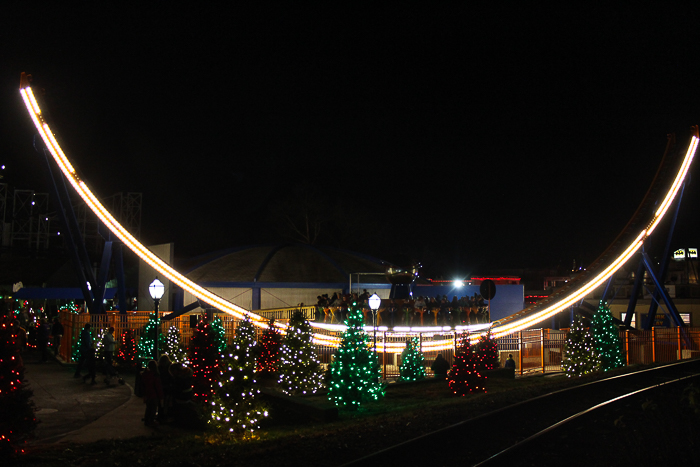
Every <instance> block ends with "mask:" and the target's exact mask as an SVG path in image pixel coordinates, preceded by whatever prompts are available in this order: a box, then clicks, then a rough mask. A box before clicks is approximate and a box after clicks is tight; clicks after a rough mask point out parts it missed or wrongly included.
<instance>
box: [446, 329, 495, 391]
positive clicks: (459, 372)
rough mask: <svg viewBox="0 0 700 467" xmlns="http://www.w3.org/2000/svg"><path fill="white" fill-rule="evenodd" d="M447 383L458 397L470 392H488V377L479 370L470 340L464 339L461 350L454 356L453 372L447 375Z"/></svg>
mask: <svg viewBox="0 0 700 467" xmlns="http://www.w3.org/2000/svg"><path fill="white" fill-rule="evenodd" d="M447 383H448V385H449V387H450V389H451V390H452V392H454V393H455V394H456V395H458V396H465V395H467V394H468V393H470V392H486V386H485V384H486V376H484V375H482V374H481V372H480V370H479V365H477V359H476V357H475V355H474V352H472V348H471V345H470V343H469V339H468V338H463V339H462V342H461V345H460V348H459V350H458V351H457V354H456V355H455V356H454V363H453V364H452V370H450V372H449V373H448V375H447Z"/></svg>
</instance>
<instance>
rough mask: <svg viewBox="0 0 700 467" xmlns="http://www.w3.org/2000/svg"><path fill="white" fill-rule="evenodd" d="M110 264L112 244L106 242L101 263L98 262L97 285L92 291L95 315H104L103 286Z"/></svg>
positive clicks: (105, 282)
mask: <svg viewBox="0 0 700 467" xmlns="http://www.w3.org/2000/svg"><path fill="white" fill-rule="evenodd" d="M111 262H112V242H111V241H106V242H105V245H104V248H103V249H102V261H101V262H100V271H99V274H98V276H97V284H96V286H95V288H94V289H93V290H92V298H93V300H94V301H95V309H96V313H104V312H105V306H104V299H105V285H106V284H107V275H108V274H109V265H110V263H111Z"/></svg>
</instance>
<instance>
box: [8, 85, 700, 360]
mask: <svg viewBox="0 0 700 467" xmlns="http://www.w3.org/2000/svg"><path fill="white" fill-rule="evenodd" d="M20 94H21V95H22V99H23V100H24V103H25V105H26V107H27V111H28V112H29V115H30V117H31V119H32V121H33V122H34V126H35V127H36V129H37V131H38V132H39V134H40V135H41V138H42V140H43V141H44V144H45V145H46V147H47V149H48V150H49V152H50V153H51V156H52V157H53V159H54V160H55V161H56V164H58V167H59V168H60V169H61V171H62V172H63V174H64V176H65V177H66V179H67V180H68V181H69V182H70V184H71V185H72V186H73V188H74V189H75V191H76V192H77V193H78V195H79V196H80V197H81V198H82V199H83V201H84V202H85V204H86V205H87V206H88V207H89V208H90V209H91V210H92V212H93V213H95V215H96V216H97V217H98V218H99V219H100V221H102V222H103V223H104V225H105V226H107V228H109V230H110V231H112V233H113V234H114V235H116V236H117V238H119V240H121V241H122V242H123V243H124V245H126V246H127V247H128V248H129V249H130V250H131V251H133V252H134V253H135V254H136V255H137V256H138V257H139V258H140V259H141V260H143V261H144V262H146V263H147V264H148V265H149V266H151V267H152V268H153V269H154V270H156V271H157V272H158V273H160V274H162V275H163V276H164V277H166V278H167V279H169V280H170V281H171V282H173V283H174V284H175V285H177V286H178V287H181V288H182V289H183V290H186V291H188V292H189V293H191V294H192V295H193V296H195V297H197V298H199V299H200V300H202V301H204V302H206V303H209V304H210V305H212V306H213V307H215V308H216V309H218V310H220V311H222V312H224V313H228V314H229V315H232V316H234V317H236V318H238V319H243V318H244V317H246V316H248V317H250V319H251V321H252V322H253V324H254V325H255V326H258V327H261V328H267V327H268V324H267V319H265V318H264V317H262V316H260V315H258V314H256V313H253V312H251V311H249V310H246V309H244V308H242V307H240V306H238V305H235V304H234V303H231V302H229V301H228V300H226V299H224V298H222V297H220V296H219V295H217V294H215V293H213V292H211V291H209V290H207V289H205V288H204V287H201V286H199V285H197V284H195V283H194V282H192V281H191V280H189V279H187V278H186V277H185V276H183V275H182V274H180V273H179V272H177V271H175V270H174V269H173V268H172V267H170V266H169V265H168V264H166V263H165V262H164V261H163V260H162V259H160V258H159V257H158V256H157V255H155V254H154V253H153V252H151V251H150V250H149V249H148V248H146V247H145V246H144V245H142V244H141V243H140V242H139V241H138V240H136V239H135V238H134V237H133V236H132V235H131V234H130V233H129V232H128V231H127V230H126V229H125V228H124V227H123V226H122V225H121V224H119V222H117V220H116V219H115V218H114V217H113V216H112V215H111V214H110V213H109V211H107V209H105V207H104V206H103V205H102V204H101V203H100V202H99V201H98V200H97V198H96V197H95V195H93V193H92V191H90V189H89V188H88V187H87V185H86V184H85V182H83V181H82V180H80V178H79V177H78V175H77V174H76V172H75V169H74V168H73V165H72V164H71V163H70V161H69V160H68V157H66V155H65V153H64V152H63V150H62V149H61V147H60V145H59V144H58V142H57V141H56V138H55V137H54V134H53V133H52V132H51V129H50V128H49V125H48V124H47V123H46V121H45V120H44V117H43V115H42V113H41V109H40V108H39V105H38V103H37V101H36V98H35V97H34V93H33V92H32V88H31V86H30V85H29V79H28V77H27V75H25V74H24V73H22V79H21V82H20ZM697 146H698V138H697V136H693V137H692V138H691V141H690V145H689V147H688V150H687V152H686V155H685V158H684V159H683V163H682V164H681V166H680V168H679V170H678V173H677V174H676V178H675V180H674V182H673V184H672V185H671V187H670V189H669V190H668V192H667V194H666V197H665V198H664V201H663V202H662V203H661V205H660V206H659V208H658V210H657V211H656V212H655V214H654V217H653V218H652V220H651V221H650V222H649V224H648V225H647V227H646V228H645V229H644V230H642V231H641V232H639V234H638V235H637V236H636V238H635V239H634V241H632V243H630V244H629V246H627V248H625V250H624V251H623V253H622V254H620V255H619V256H618V257H617V258H616V259H615V260H614V261H612V263H610V265H608V267H606V268H605V269H604V270H603V271H602V272H600V273H599V274H598V275H596V276H595V277H594V278H593V279H591V280H589V281H588V282H586V283H585V284H583V285H582V286H581V287H580V288H579V289H577V290H575V291H573V292H571V293H570V294H569V295H567V296H566V297H565V298H563V299H561V300H559V301H558V302H556V303H554V304H552V305H550V306H549V307H547V308H545V309H544V310H542V311H539V312H537V313H533V314H532V315H529V316H526V317H523V318H521V319H519V320H516V321H513V322H510V323H506V324H503V325H501V326H496V327H494V328H492V334H493V336H494V337H496V338H498V337H502V336H505V335H507V334H511V333H514V332H517V331H520V330H523V329H527V328H529V327H531V326H533V325H535V324H537V323H539V322H542V321H544V320H546V319H548V318H551V317H552V316H553V315H555V314H557V313H559V312H560V311H562V310H565V309H566V308H568V307H570V306H571V305H573V304H574V303H576V302H577V301H579V300H581V299H582V298H583V297H585V296H586V295H588V294H589V293H591V292H593V290H595V289H596V288H597V287H599V286H600V285H601V284H603V283H604V282H605V281H606V280H608V279H609V278H610V277H611V276H612V275H613V274H614V273H615V272H616V271H617V270H618V269H619V268H620V267H622V265H623V264H625V262H627V261H628V260H629V259H630V258H631V257H632V256H633V255H634V254H635V253H636V252H637V251H639V249H640V248H641V247H642V244H643V243H644V240H645V239H646V238H647V237H649V235H651V233H652V232H653V231H654V229H655V228H656V227H657V226H658V225H659V223H660V222H661V220H662V219H663V217H664V215H665V214H666V211H667V210H668V208H669V207H670V206H671V204H672V203H673V201H674V199H675V197H676V195H677V193H678V190H679V189H680V187H681V185H682V184H683V180H684V179H685V177H686V174H687V173H688V170H689V168H690V164H691V162H692V161H693V157H694V156H695V151H696V149H697ZM311 324H312V326H313V325H316V323H311ZM277 325H278V326H279V327H280V329H281V330H282V332H284V329H285V328H286V326H285V325H284V324H282V323H278V324H277ZM316 327H321V326H318V325H316ZM342 329H344V326H342V325H341V326H339V327H338V329H337V330H336V329H330V328H329V329H327V330H328V331H341V330H342ZM369 329H370V330H371V329H372V328H371V327H370V328H369ZM378 330H379V329H378ZM431 330H432V331H434V332H440V330H439V329H431ZM469 330H470V331H476V333H475V334H474V335H473V336H472V337H476V336H477V335H478V333H479V332H480V331H481V332H484V331H483V330H480V329H469ZM381 331H384V329H381ZM418 331H419V329H418V328H402V329H401V330H399V329H394V332H418ZM456 331H458V330H457V329H456ZM314 343H315V344H317V345H324V346H329V347H336V348H337V347H338V345H339V344H340V339H339V338H338V337H337V336H329V335H326V334H322V333H315V334H314ZM404 347H405V343H404V342H378V343H377V351H378V352H390V353H400V352H401V351H402V350H403V349H404ZM422 347H423V349H424V350H426V351H442V350H447V349H451V348H453V347H454V339H444V340H440V341H433V342H430V341H424V342H423V343H422Z"/></svg>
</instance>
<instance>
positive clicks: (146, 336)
mask: <svg viewBox="0 0 700 467" xmlns="http://www.w3.org/2000/svg"><path fill="white" fill-rule="evenodd" d="M156 327H158V330H159V331H160V318H159V317H158V316H156V313H155V312H153V313H149V314H148V322H147V323H146V327H144V328H143V331H141V336H139V342H138V344H137V346H136V348H137V349H138V355H139V358H142V359H144V360H149V359H151V360H157V359H158V358H157V356H155V355H154V353H155V342H156V341H155V339H156ZM164 346H165V337H164V336H163V333H161V332H158V349H159V353H162V352H160V349H163V348H164Z"/></svg>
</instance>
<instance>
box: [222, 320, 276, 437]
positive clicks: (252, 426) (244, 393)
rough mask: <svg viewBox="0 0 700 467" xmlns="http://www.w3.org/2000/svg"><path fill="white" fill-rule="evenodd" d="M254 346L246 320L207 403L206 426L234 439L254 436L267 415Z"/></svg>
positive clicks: (224, 360)
mask: <svg viewBox="0 0 700 467" xmlns="http://www.w3.org/2000/svg"><path fill="white" fill-rule="evenodd" d="M256 344H257V342H256V334H255V328H254V327H253V324H252V323H251V321H250V318H247V317H246V319H244V320H243V321H241V322H240V324H239V325H238V328H237V329H236V337H235V338H234V339H233V342H232V344H231V347H230V351H229V352H228V353H227V354H226V355H225V357H224V359H223V361H222V363H221V365H220V368H221V378H220V379H219V383H218V388H216V391H215V395H214V398H213V399H212V401H211V420H210V423H212V424H213V425H214V426H215V427H216V428H217V429H218V430H220V431H222V432H225V433H227V434H228V435H229V436H231V437H234V438H250V437H252V436H254V433H255V431H256V430H257V429H259V428H260V421H261V420H262V419H263V418H265V417H267V415H268V412H267V409H266V407H265V406H264V404H262V403H261V402H260V399H259V394H260V388H259V384H258V381H257V380H256V373H257V371H256V366H257V365H256V362H255V353H256V348H255V347H256Z"/></svg>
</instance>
